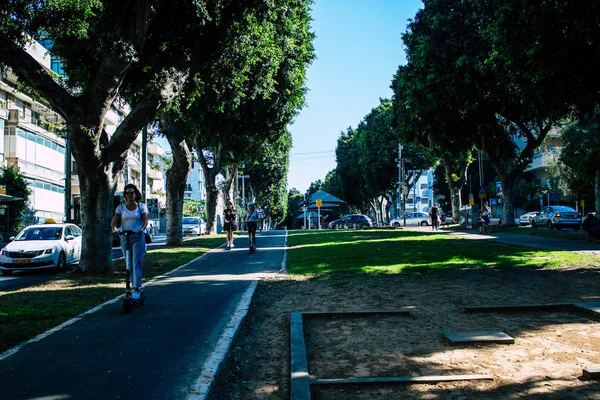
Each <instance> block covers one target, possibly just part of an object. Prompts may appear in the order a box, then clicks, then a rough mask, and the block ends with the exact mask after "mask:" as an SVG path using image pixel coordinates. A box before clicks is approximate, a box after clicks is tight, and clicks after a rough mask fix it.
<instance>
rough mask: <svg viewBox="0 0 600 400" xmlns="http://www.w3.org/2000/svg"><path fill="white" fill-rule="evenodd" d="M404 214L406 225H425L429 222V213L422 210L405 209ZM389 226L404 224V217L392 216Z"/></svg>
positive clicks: (397, 226) (395, 226)
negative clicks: (410, 210)
mask: <svg viewBox="0 0 600 400" xmlns="http://www.w3.org/2000/svg"><path fill="white" fill-rule="evenodd" d="M404 215H405V216H406V226H427V225H429V223H430V221H429V215H428V214H427V213H424V212H422V211H416V212H408V211H407V212H405V213H404ZM390 226H393V227H394V228H399V227H401V226H404V218H402V217H400V218H394V219H393V220H391V221H390Z"/></svg>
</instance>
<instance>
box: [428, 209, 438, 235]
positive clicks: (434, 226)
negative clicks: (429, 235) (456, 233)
mask: <svg viewBox="0 0 600 400" xmlns="http://www.w3.org/2000/svg"><path fill="white" fill-rule="evenodd" d="M429 218H431V230H432V231H437V230H438V229H439V228H440V209H439V208H438V206H437V203H433V207H431V210H429Z"/></svg>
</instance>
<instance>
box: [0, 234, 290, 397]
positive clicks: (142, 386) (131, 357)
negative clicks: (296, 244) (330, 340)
mask: <svg viewBox="0 0 600 400" xmlns="http://www.w3.org/2000/svg"><path fill="white" fill-rule="evenodd" d="M247 243H248V241H247V237H246V236H241V237H238V239H237V240H236V241H235V245H236V247H235V248H234V249H232V250H231V251H228V250H226V249H224V248H223V247H220V248H217V249H214V250H212V251H211V252H209V253H207V254H205V255H204V256H202V257H200V258H198V259H196V260H194V261H192V262H190V263H188V264H186V265H184V266H181V267H180V268H177V267H178V266H177V265H174V266H173V268H177V269H176V270H175V271H173V272H171V273H169V274H167V275H164V276H161V277H158V278H156V279H154V280H153V281H152V282H150V283H148V284H146V285H145V290H146V293H147V295H148V298H147V300H146V304H145V306H144V307H142V308H139V309H137V310H134V311H133V312H132V313H131V314H130V315H120V309H121V301H122V300H121V299H118V300H116V301H115V300H111V301H109V302H107V303H105V304H103V305H101V306H99V307H97V308H96V309H94V310H91V311H90V312H88V313H86V314H84V315H81V316H79V317H77V318H75V319H74V320H72V321H70V323H65V324H63V326H62V328H60V329H57V330H56V331H55V332H52V333H50V334H48V335H47V336H43V335H41V336H42V337H41V338H38V339H39V340H37V341H32V342H31V343H27V344H25V345H24V346H22V347H21V348H19V349H17V351H16V352H15V353H14V354H11V355H8V356H6V355H7V353H9V352H10V351H9V352H7V353H4V354H1V355H0V374H1V376H2V379H1V380H0V393H1V395H0V397H1V398H2V399H11V400H18V399H102V400H106V399H140V400H141V399H143V400H150V399H156V400H167V399H202V398H204V397H203V394H202V392H203V391H206V389H207V388H208V385H209V384H210V383H211V380H212V375H213V374H214V373H215V372H216V368H217V366H218V362H219V357H222V356H223V355H224V354H225V352H226V350H227V348H228V346H229V344H230V343H231V340H232V339H233V336H234V335H235V333H236V332H237V328H238V327H239V325H240V324H241V321H242V319H243V316H244V315H245V312H246V310H247V306H248V303H249V301H250V299H251V296H252V294H253V291H254V288H255V287H256V282H257V281H258V280H259V279H260V277H261V276H263V275H264V274H269V273H276V272H277V271H278V270H279V269H280V267H281V263H282V260H283V257H284V249H285V232H283V231H268V232H262V233H260V234H258V235H257V244H258V249H257V252H256V254H253V255H249V254H248V247H247ZM40 295H42V294H40ZM216 348H217V350H218V352H217V353H215V352H214V351H215V349H216ZM3 357H4V358H3Z"/></svg>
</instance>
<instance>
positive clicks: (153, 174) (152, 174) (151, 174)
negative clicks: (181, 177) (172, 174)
mask: <svg viewBox="0 0 600 400" xmlns="http://www.w3.org/2000/svg"><path fill="white" fill-rule="evenodd" d="M147 171H148V178H150V179H154V180H162V179H163V174H162V171H159V170H157V169H154V168H148V170H147Z"/></svg>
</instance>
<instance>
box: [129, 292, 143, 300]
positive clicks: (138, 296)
mask: <svg viewBox="0 0 600 400" xmlns="http://www.w3.org/2000/svg"><path fill="white" fill-rule="evenodd" d="M140 297H142V295H141V294H140V292H139V291H137V290H136V291H135V292H133V294H132V295H131V298H132V299H133V300H139V299H140Z"/></svg>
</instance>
